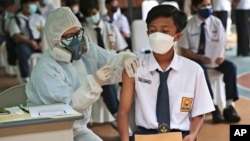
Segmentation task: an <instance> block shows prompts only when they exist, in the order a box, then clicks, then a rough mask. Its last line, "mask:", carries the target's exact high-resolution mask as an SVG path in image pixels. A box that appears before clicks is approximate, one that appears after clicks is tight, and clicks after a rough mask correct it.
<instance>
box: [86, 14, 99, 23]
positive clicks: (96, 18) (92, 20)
mask: <svg viewBox="0 0 250 141" xmlns="http://www.w3.org/2000/svg"><path fill="white" fill-rule="evenodd" d="M99 20H100V14H99V13H97V14H95V15H93V16H91V17H87V18H86V21H87V22H88V23H89V24H97V23H98V22H99Z"/></svg>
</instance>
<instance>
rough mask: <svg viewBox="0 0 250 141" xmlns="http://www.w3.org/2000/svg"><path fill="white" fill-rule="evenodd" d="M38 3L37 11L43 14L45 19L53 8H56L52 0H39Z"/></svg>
mask: <svg viewBox="0 0 250 141" xmlns="http://www.w3.org/2000/svg"><path fill="white" fill-rule="evenodd" d="M37 5H38V9H37V13H38V14H41V15H42V16H43V18H44V19H46V18H47V16H48V14H49V12H50V11H51V10H53V9H55V8H54V6H53V5H52V4H51V0H39V1H38V4H37Z"/></svg>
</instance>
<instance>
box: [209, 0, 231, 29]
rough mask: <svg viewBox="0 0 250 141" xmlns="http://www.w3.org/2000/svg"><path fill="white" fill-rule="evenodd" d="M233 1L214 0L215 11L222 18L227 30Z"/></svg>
mask: <svg viewBox="0 0 250 141" xmlns="http://www.w3.org/2000/svg"><path fill="white" fill-rule="evenodd" d="M231 1H232V0H212V4H213V13H214V15H215V16H216V17H218V18H219V19H220V20H221V22H222V24H223V27H224V28H225V30H226V29H227V18H228V14H229V12H230V11H231Z"/></svg>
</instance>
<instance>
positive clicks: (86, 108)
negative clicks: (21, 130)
mask: <svg viewBox="0 0 250 141" xmlns="http://www.w3.org/2000/svg"><path fill="white" fill-rule="evenodd" d="M84 32H85V31H84V29H83V28H82V25H81V23H80V22H79V21H78V19H77V18H76V17H75V15H74V14H73V13H72V11H71V10H70V9H69V8H68V7H61V8H58V9H56V10H54V11H52V12H50V14H49V15H48V18H47V20H46V24H45V28H44V36H43V45H46V46H48V49H47V50H46V51H45V52H44V54H43V55H42V56H41V58H40V59H39V61H38V63H37V64H36V66H35V67H34V69H33V72H32V75H31V79H30V81H29V82H28V83H27V85H26V93H27V96H28V100H27V105H28V106H34V105H44V104H55V103H65V104H69V105H71V106H72V108H73V109H75V110H76V111H78V112H80V113H82V114H83V119H81V120H77V121H75V122H74V126H73V128H74V141H83V140H84V141H85V140H86V141H100V140H101V139H100V138H99V137H98V136H97V135H95V134H94V133H93V132H92V131H91V130H90V129H88V127H87V123H88V122H89V120H90V114H91V109H92V104H93V103H94V102H95V101H97V100H98V98H99V97H100V95H101V93H102V87H101V86H102V85H105V84H111V83H117V82H119V81H121V73H122V70H123V69H124V68H126V72H128V74H129V75H132V74H133V73H134V72H133V70H135V69H136V66H137V61H136V60H135V59H136V58H135V55H134V54H132V53H120V54H115V53H111V52H109V51H107V50H105V49H102V48H100V47H98V46H97V45H96V44H93V43H92V42H89V41H88V38H87V36H85V33H84Z"/></svg>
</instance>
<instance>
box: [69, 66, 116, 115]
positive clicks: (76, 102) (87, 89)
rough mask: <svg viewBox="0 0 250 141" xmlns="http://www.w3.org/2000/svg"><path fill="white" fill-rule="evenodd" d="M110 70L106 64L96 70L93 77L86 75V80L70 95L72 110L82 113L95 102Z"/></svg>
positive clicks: (107, 78)
mask: <svg viewBox="0 0 250 141" xmlns="http://www.w3.org/2000/svg"><path fill="white" fill-rule="evenodd" d="M110 74H111V71H110V68H109V65H108V64H106V65H104V66H103V67H101V68H100V69H98V70H97V71H96V73H95V75H88V76H87V79H86V80H84V81H82V82H86V83H83V84H82V85H81V86H80V87H79V88H78V89H77V90H76V91H75V92H74V93H73V95H72V103H71V105H72V106H73V108H74V109H76V110H77V111H83V110H85V109H86V108H88V107H89V106H90V105H92V104H93V103H94V102H95V101H97V100H98V99H99V97H100V94H101V93H102V88H101V86H102V85H103V84H104V83H105V82H106V81H108V80H109V78H110Z"/></svg>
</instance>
